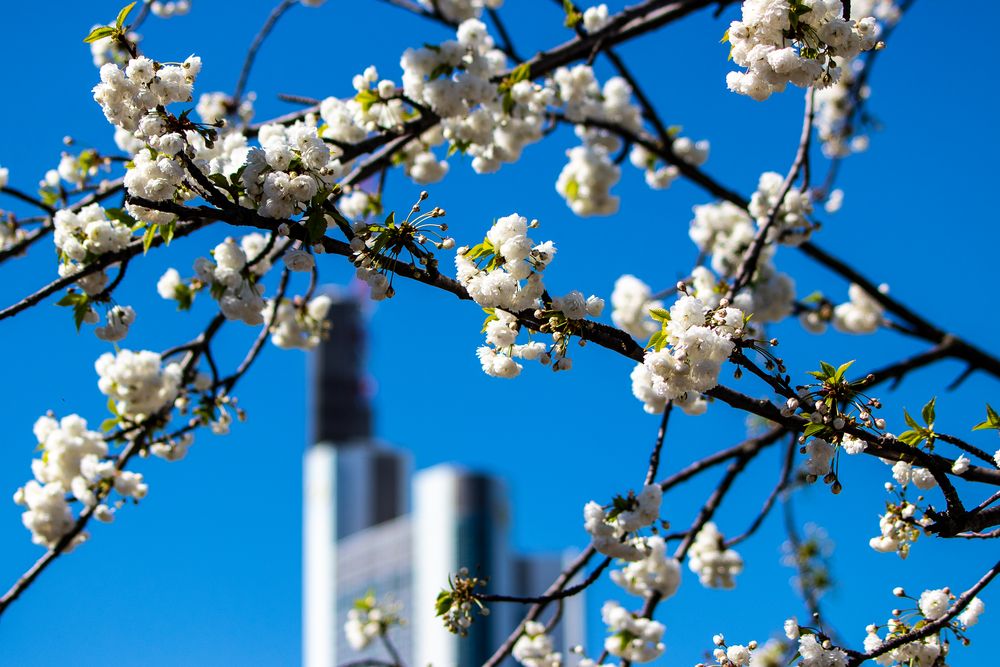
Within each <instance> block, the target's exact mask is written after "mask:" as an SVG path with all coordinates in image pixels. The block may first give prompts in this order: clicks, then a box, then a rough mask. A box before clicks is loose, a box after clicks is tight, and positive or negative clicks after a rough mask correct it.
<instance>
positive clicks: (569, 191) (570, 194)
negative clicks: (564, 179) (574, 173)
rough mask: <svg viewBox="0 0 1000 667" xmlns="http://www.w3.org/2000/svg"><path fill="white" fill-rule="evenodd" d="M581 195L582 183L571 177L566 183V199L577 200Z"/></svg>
mask: <svg viewBox="0 0 1000 667" xmlns="http://www.w3.org/2000/svg"><path fill="white" fill-rule="evenodd" d="M579 196H580V184H579V183H577V181H576V179H575V178H571V179H570V180H569V182H568V183H566V199H568V200H569V201H576V200H577V197H579Z"/></svg>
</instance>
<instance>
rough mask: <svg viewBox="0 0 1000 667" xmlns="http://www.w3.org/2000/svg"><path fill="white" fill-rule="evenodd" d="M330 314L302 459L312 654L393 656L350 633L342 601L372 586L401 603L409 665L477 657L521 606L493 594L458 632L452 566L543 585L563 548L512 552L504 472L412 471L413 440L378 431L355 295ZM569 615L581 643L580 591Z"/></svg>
mask: <svg viewBox="0 0 1000 667" xmlns="http://www.w3.org/2000/svg"><path fill="white" fill-rule="evenodd" d="M329 320H330V325H331V326H330V332H329V338H328V339H327V340H326V341H325V342H324V343H322V344H321V345H320V347H319V348H318V349H317V350H316V351H315V352H314V353H313V359H312V364H311V375H312V378H311V384H312V396H311V398H312V409H311V414H312V420H313V424H312V437H311V442H312V444H311V446H310V447H309V448H308V450H307V451H306V455H305V460H304V464H303V481H304V484H303V487H304V498H303V502H304V507H303V553H304V560H305V562H304V564H303V565H304V567H303V572H304V580H303V615H304V619H303V620H304V622H303V628H304V637H303V642H304V650H303V655H304V662H305V665H306V667H335V666H336V665H341V664H344V663H347V662H351V661H354V660H359V659H362V658H375V659H380V660H387V661H391V658H390V657H389V654H388V653H387V651H386V649H385V648H384V647H383V646H382V645H381V644H379V643H377V642H376V643H373V644H372V645H371V646H369V647H368V648H366V649H365V651H363V652H362V653H360V654H359V653H357V652H355V651H354V650H352V648H351V647H350V646H349V645H348V644H347V641H346V639H345V635H344V623H345V622H346V620H347V612H348V610H350V609H351V608H352V606H353V605H354V601H355V600H357V599H358V598H362V597H364V596H365V595H366V594H367V593H368V592H369V591H372V592H374V593H375V595H376V597H377V598H378V599H379V600H380V601H381V600H383V599H391V600H396V601H398V602H400V603H402V605H403V610H402V614H401V615H402V617H403V618H404V619H405V620H406V624H405V625H403V626H402V627H399V628H395V629H393V630H392V631H391V632H390V638H391V639H392V642H393V644H394V645H395V647H396V648H397V650H398V651H399V654H400V657H401V658H402V660H403V661H404V663H406V664H407V665H412V666H420V667H422V666H424V665H428V664H432V663H433V665H435V667H473V666H478V665H481V664H482V663H483V662H484V661H485V660H486V659H487V658H488V657H489V656H490V655H491V654H492V652H493V650H495V649H496V647H497V646H499V644H500V643H501V642H502V641H503V639H504V638H505V637H506V636H507V635H508V634H509V633H510V631H511V630H512V629H513V628H514V627H515V625H516V623H517V622H518V621H519V620H520V618H521V616H522V615H523V613H524V611H526V608H525V607H523V606H522V605H517V604H504V605H492V606H491V612H492V613H491V614H490V615H489V616H486V617H477V618H476V620H475V623H474V624H473V626H472V628H471V629H470V632H469V636H468V637H465V638H460V637H458V636H456V635H452V634H450V633H449V632H448V631H447V630H445V629H444V626H443V624H442V622H441V619H440V618H437V617H435V615H434V604H433V602H434V599H435V598H436V596H437V594H438V592H439V591H440V590H441V589H442V588H443V587H446V586H447V582H448V575H449V574H451V573H454V572H456V571H457V570H458V569H459V568H461V567H466V568H468V569H469V571H470V572H473V573H475V574H477V575H484V576H488V577H489V579H490V583H489V590H490V591H491V592H501V593H505V594H511V595H519V596H537V595H540V594H542V593H543V592H544V591H545V589H546V588H547V587H548V585H549V584H550V583H551V582H552V581H553V580H554V579H555V578H556V577H557V576H558V574H559V572H560V571H561V570H562V568H563V563H564V557H563V555H523V554H517V553H515V552H513V550H512V549H511V548H510V546H509V544H508V524H509V509H508V501H507V494H506V489H505V487H504V485H503V483H502V482H501V480H499V479H497V478H495V477H491V476H490V475H488V474H486V473H482V472H475V471H469V470H465V469H463V468H460V467H458V466H453V465H447V464H445V465H437V466H434V467H432V468H428V469H425V470H420V471H417V472H415V473H414V472H413V471H412V468H413V465H412V459H411V457H410V456H409V455H408V453H407V452H406V451H403V450H399V449H394V448H392V447H390V446H389V445H387V444H386V443H383V442H380V441H379V440H378V439H377V438H376V437H375V436H374V433H373V428H372V422H373V420H372V411H371V406H370V403H369V400H368V391H367V389H366V385H367V383H366V382H365V371H364V365H365V364H364V360H365V339H366V336H365V331H364V327H365V325H364V320H363V315H362V311H361V307H360V304H359V302H358V301H357V300H355V299H354V298H351V297H347V296H343V295H336V296H334V305H333V306H332V307H331V309H330V315H329ZM416 446H419V444H416ZM562 614H563V620H562V623H560V626H559V630H557V631H556V634H555V635H554V639H555V642H556V647H557V649H559V648H562V649H565V648H566V647H569V646H574V645H576V644H582V643H583V641H584V630H585V628H584V599H583V596H576V597H572V598H569V599H567V600H566V601H565V602H564V605H563V610H562Z"/></svg>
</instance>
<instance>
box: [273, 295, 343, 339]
mask: <svg viewBox="0 0 1000 667" xmlns="http://www.w3.org/2000/svg"><path fill="white" fill-rule="evenodd" d="M331 303H333V302H332V300H331V299H330V297H329V296H327V295H325V294H321V295H319V296H317V297H315V298H313V299H311V300H309V301H308V302H307V301H305V300H303V299H298V298H296V299H282V300H281V302H280V303H279V304H278V305H277V309H275V302H274V301H273V300H272V301H269V302H268V304H267V312H266V319H267V321H268V322H271V323H272V324H271V342H272V343H274V344H275V345H276V346H278V347H280V348H282V349H285V350H291V349H300V350H310V349H312V348H314V347H316V346H317V345H319V343H320V341H321V340H323V334H324V332H325V330H326V327H327V326H328V325H327V322H326V314H327V313H328V312H329V310H330V305H331Z"/></svg>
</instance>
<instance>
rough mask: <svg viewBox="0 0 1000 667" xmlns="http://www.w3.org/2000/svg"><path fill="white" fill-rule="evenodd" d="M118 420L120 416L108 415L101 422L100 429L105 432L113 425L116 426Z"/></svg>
mask: <svg viewBox="0 0 1000 667" xmlns="http://www.w3.org/2000/svg"><path fill="white" fill-rule="evenodd" d="M120 421H121V417H108V418H107V419H105V420H104V421H102V422H101V430H102V431H104V432H105V433H107V432H108V431H110V430H111V429H113V428H114V427H115V426H118V422H120Z"/></svg>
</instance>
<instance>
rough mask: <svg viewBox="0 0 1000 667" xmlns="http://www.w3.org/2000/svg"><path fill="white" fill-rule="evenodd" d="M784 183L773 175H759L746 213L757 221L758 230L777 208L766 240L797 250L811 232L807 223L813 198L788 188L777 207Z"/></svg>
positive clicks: (811, 209)
mask: <svg viewBox="0 0 1000 667" xmlns="http://www.w3.org/2000/svg"><path fill="white" fill-rule="evenodd" d="M784 180H785V177H784V176H782V175H781V174H779V173H777V172H775V171H767V172H764V173H763V174H761V175H760V180H759V181H758V183H757V191H756V192H754V193H753V197H752V198H751V199H750V205H749V206H748V207H747V210H748V211H749V212H750V215H752V216H753V217H754V219H756V221H757V225H758V227H763V226H764V225H766V224H767V222H768V219H769V217H770V213H771V210H772V209H773V208H774V207H775V206H777V207H778V210H777V212H776V218H775V223H776V224H775V225H774V226H772V227H771V229H770V232H769V234H768V238H767V240H768V241H771V242H780V243H783V244H785V245H791V246H797V245H800V244H801V243H802V242H803V241H805V240H806V239H808V238H809V234H810V232H811V231H812V228H813V227H812V225H811V224H810V222H809V220H808V219H807V216H809V215H811V214H812V212H813V205H812V198H811V195H810V193H809V192H807V191H804V190H798V189H796V188H791V189H790V190H789V191H788V192H786V193H785V196H784V198H783V199H782V200H781V205H780V206H778V196H779V195H780V194H781V186H782V184H783V183H784Z"/></svg>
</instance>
